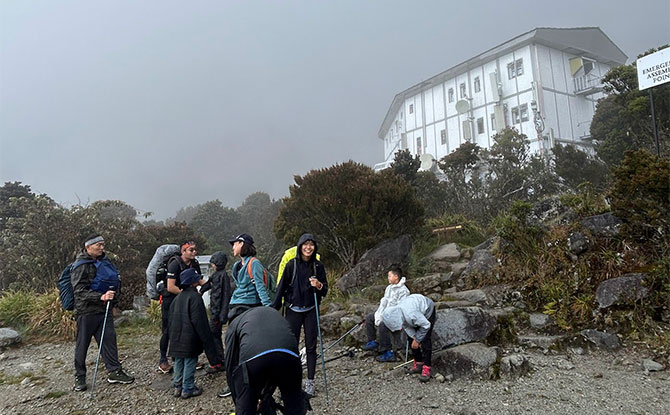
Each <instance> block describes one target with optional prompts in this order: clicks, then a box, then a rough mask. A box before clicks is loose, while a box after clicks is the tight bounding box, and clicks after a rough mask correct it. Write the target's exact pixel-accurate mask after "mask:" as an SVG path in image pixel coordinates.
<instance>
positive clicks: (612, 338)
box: [580, 329, 621, 350]
mask: <svg viewBox="0 0 670 415" xmlns="http://www.w3.org/2000/svg"><path fill="white" fill-rule="evenodd" d="M580 334H581V336H582V339H584V341H586V342H587V343H588V344H591V345H594V346H595V347H597V348H600V349H606V350H617V349H618V348H620V347H621V344H620V343H619V338H618V337H617V336H616V335H614V334H610V333H605V332H602V331H598V330H592V329H587V330H582V331H581V333H580Z"/></svg>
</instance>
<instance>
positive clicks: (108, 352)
mask: <svg viewBox="0 0 670 415" xmlns="http://www.w3.org/2000/svg"><path fill="white" fill-rule="evenodd" d="M104 250H105V240H104V239H103V238H102V236H101V235H100V234H97V233H96V234H93V235H89V236H88V237H87V238H86V239H85V240H84V249H83V250H82V251H81V252H80V253H79V254H78V255H77V260H76V262H80V261H81V262H83V264H82V265H79V266H77V267H76V268H74V270H73V271H72V275H71V281H72V287H73V290H74V315H75V317H76V319H77V342H76V344H75V348H74V369H75V385H74V390H75V391H78V392H82V391H85V390H86V352H88V346H89V345H90V344H91V337H94V338H95V341H96V342H97V343H98V347H99V348H101V352H102V359H103V361H104V362H105V366H106V367H107V370H108V371H109V375H108V377H107V381H108V382H109V383H123V384H127V383H132V382H133V381H134V380H135V378H134V377H132V376H130V375H128V374H126V373H125V372H124V371H123V369H122V368H121V363H120V362H119V355H118V349H117V345H116V330H114V317H113V314H114V313H113V312H112V313H109V312H108V311H109V306H113V307H116V305H117V301H118V300H117V298H116V294H117V293H116V292H115V289H116V290H118V284H116V285H117V286H116V287H113V288H114V289H110V286H112V285H111V284H110V285H108V284H100V283H98V281H100V280H96V276H97V274H98V269H100V270H101V272H102V271H103V270H105V269H107V270H110V269H111V270H113V273H115V274H116V275H114V276H113V277H115V281H116V282H117V283H118V282H119V280H118V271H116V268H114V266H113V265H111V262H109V260H107V258H106V256H105V251H104ZM107 264H109V267H108V266H107ZM102 285H104V286H102ZM108 302H111V303H110V304H108ZM105 317H107V320H106V323H105ZM103 326H104V328H105V332H104V334H103V333H102V329H103ZM101 336H102V340H103V342H102V345H100V337H101Z"/></svg>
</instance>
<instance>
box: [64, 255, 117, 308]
mask: <svg viewBox="0 0 670 415" xmlns="http://www.w3.org/2000/svg"><path fill="white" fill-rule="evenodd" d="M84 264H94V265H95V268H96V271H95V278H94V279H93V281H92V282H91V289H92V290H93V291H97V292H99V293H105V292H107V291H108V290H113V291H118V290H119V286H120V285H121V279H120V277H119V271H118V270H117V269H116V267H115V266H114V265H113V264H112V263H111V262H109V261H108V260H106V259H103V260H101V261H94V260H92V259H82V260H80V261H76V262H73V263H71V264H69V265H68V266H67V267H65V269H64V270H63V272H61V274H60V276H59V277H58V295H59V296H60V303H61V305H62V306H63V308H64V309H65V310H68V311H72V310H74V288H73V287H72V271H74V270H75V269H76V268H77V267H78V266H80V265H84Z"/></svg>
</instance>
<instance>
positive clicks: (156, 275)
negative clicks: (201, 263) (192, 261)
mask: <svg viewBox="0 0 670 415" xmlns="http://www.w3.org/2000/svg"><path fill="white" fill-rule="evenodd" d="M178 253H179V246H178V245H173V244H167V245H161V246H159V247H158V248H157V249H156V253H155V254H154V256H153V257H152V258H151V261H150V262H149V265H148V266H147V271H146V275H147V297H149V298H150V299H152V300H158V299H159V298H160V296H161V295H162V294H165V293H166V292H167V289H166V287H167V268H168V263H169V262H170V259H171V258H172V257H174V256H175V255H176V254H178Z"/></svg>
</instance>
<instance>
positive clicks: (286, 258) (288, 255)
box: [277, 246, 321, 284]
mask: <svg viewBox="0 0 670 415" xmlns="http://www.w3.org/2000/svg"><path fill="white" fill-rule="evenodd" d="M297 253H298V247H297V246H292V247H290V248H289V249H287V250H286V251H284V255H283V256H282V257H281V261H280V262H279V270H278V271H277V284H279V282H280V281H281V279H282V277H283V276H284V268H285V267H286V264H288V263H289V262H290V261H291V260H292V259H293V258H295V257H296V255H297ZM316 259H317V260H318V261H321V254H319V253H318V252H317V253H316Z"/></svg>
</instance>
